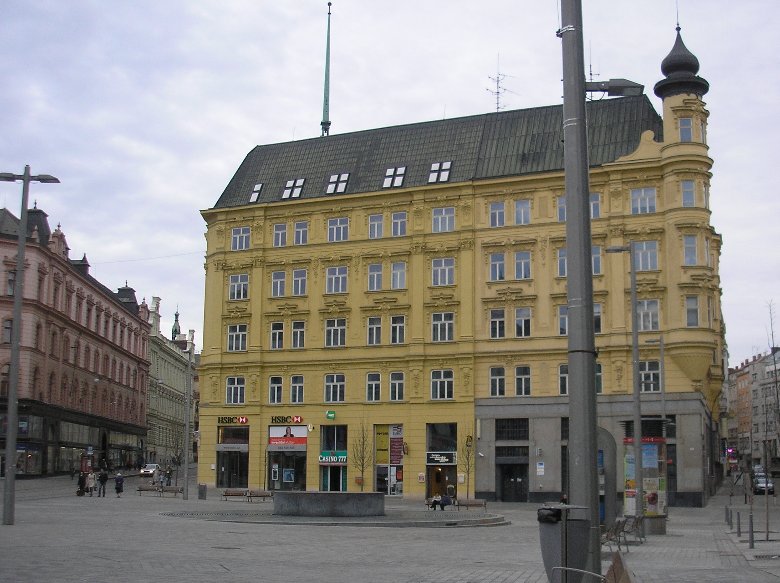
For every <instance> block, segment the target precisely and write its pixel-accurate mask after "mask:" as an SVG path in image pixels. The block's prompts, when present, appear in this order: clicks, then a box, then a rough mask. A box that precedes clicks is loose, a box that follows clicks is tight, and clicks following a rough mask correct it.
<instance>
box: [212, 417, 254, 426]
mask: <svg viewBox="0 0 780 583" xmlns="http://www.w3.org/2000/svg"><path fill="white" fill-rule="evenodd" d="M217 423H222V424H223V425H224V424H231V423H238V424H240V425H246V424H247V423H249V419H248V418H247V417H244V416H243V415H242V416H240V417H217Z"/></svg>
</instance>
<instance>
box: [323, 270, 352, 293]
mask: <svg viewBox="0 0 780 583" xmlns="http://www.w3.org/2000/svg"><path fill="white" fill-rule="evenodd" d="M325 293H328V294H344V293H347V266H346V265H339V266H336V267H328V269H327V271H326V272H325Z"/></svg>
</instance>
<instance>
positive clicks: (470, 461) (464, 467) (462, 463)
mask: <svg viewBox="0 0 780 583" xmlns="http://www.w3.org/2000/svg"><path fill="white" fill-rule="evenodd" d="M459 450H460V451H459V452H458V469H459V470H460V471H462V472H463V473H464V474H465V475H466V500H467V501H468V499H469V491H470V490H471V473H472V472H473V471H474V427H473V426H471V427H469V428H467V430H466V435H465V436H464V437H463V439H462V440H461V442H460V447H459Z"/></svg>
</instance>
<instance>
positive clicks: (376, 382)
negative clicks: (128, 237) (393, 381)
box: [366, 372, 382, 402]
mask: <svg viewBox="0 0 780 583" xmlns="http://www.w3.org/2000/svg"><path fill="white" fill-rule="evenodd" d="M381 378H382V377H381V375H380V374H379V373H378V372H370V373H368V374H367V375H366V401H372V402H374V401H379V400H380V399H381V385H382V383H381Z"/></svg>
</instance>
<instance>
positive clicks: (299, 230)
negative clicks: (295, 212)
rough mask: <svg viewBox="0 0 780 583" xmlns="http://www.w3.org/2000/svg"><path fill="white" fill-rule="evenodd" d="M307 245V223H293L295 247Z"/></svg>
mask: <svg viewBox="0 0 780 583" xmlns="http://www.w3.org/2000/svg"><path fill="white" fill-rule="evenodd" d="M308 243H309V221H297V222H296V223H295V245H307V244H308Z"/></svg>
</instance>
